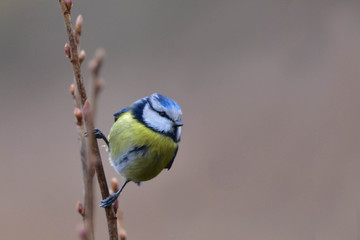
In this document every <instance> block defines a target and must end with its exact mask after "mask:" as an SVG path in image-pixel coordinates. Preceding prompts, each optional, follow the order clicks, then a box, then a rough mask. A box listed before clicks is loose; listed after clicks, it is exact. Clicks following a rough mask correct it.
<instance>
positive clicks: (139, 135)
mask: <svg viewBox="0 0 360 240" xmlns="http://www.w3.org/2000/svg"><path fill="white" fill-rule="evenodd" d="M114 117H115V123H114V125H113V126H112V128H111V130H110V134H109V137H108V142H107V140H106V137H105V136H104V135H103V134H102V133H101V132H100V131H99V130H97V131H98V132H96V131H95V136H96V137H97V138H102V139H104V140H105V142H106V143H107V144H108V150H109V160H110V163H111V165H112V166H113V167H114V169H115V170H116V171H117V172H118V173H119V174H120V175H121V176H122V177H123V178H125V183H124V184H123V185H122V186H121V188H120V190H119V191H118V192H116V193H114V194H112V195H110V196H109V197H108V198H106V199H104V200H102V201H101V202H102V204H101V205H100V206H101V207H109V206H110V205H111V204H112V203H113V202H114V201H115V200H116V199H117V197H118V196H119V194H120V192H121V191H122V190H123V189H124V187H125V185H126V184H127V183H128V182H130V181H132V182H135V183H137V184H140V182H143V181H148V180H150V179H152V178H154V177H156V176H157V175H158V174H159V173H160V172H161V171H162V170H163V169H164V168H166V169H168V170H169V169H170V168H171V166H172V164H173V162H174V159H175V156H176V153H177V151H178V143H179V141H180V135H181V126H182V125H183V122H182V121H181V117H182V112H181V108H180V107H179V105H178V104H177V103H176V102H175V101H174V100H172V99H170V98H168V97H166V96H164V95H161V94H158V93H154V94H152V95H151V96H149V97H145V98H142V99H139V100H138V101H136V102H134V103H133V104H132V105H131V106H130V107H128V108H124V109H122V110H120V111H118V112H116V113H115V114H114Z"/></svg>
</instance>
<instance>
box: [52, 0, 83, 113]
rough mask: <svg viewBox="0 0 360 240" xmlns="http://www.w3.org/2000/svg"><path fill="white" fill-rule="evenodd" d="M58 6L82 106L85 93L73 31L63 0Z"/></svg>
mask: <svg viewBox="0 0 360 240" xmlns="http://www.w3.org/2000/svg"><path fill="white" fill-rule="evenodd" d="M59 4H60V7H61V11H62V13H63V16H64V21H65V27H66V32H67V35H68V38H69V44H70V51H71V63H72V66H73V70H74V75H75V82H76V86H77V89H78V93H79V95H80V100H81V105H82V106H83V105H84V104H85V101H86V99H87V96H86V91H85V87H84V83H83V78H82V74H81V68H80V66H81V64H80V61H79V55H78V53H79V51H78V45H77V44H76V39H75V36H74V29H73V27H72V24H71V15H70V10H69V9H68V7H67V6H66V4H65V1H64V0H59ZM79 107H80V106H79Z"/></svg>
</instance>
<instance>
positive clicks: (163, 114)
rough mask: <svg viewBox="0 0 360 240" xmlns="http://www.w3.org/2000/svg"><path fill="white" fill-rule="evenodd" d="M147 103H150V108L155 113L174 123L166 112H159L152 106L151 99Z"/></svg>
mask: <svg viewBox="0 0 360 240" xmlns="http://www.w3.org/2000/svg"><path fill="white" fill-rule="evenodd" d="M147 102H148V103H149V106H150V108H151V109H152V110H154V111H155V112H157V113H158V114H159V115H160V116H161V117H165V118H167V119H169V120H170V121H172V122H174V121H173V120H172V119H171V118H170V117H169V115H167V114H166V112H159V111H157V110H156V109H155V108H154V107H153V106H152V104H151V102H150V101H149V99H148V101H147Z"/></svg>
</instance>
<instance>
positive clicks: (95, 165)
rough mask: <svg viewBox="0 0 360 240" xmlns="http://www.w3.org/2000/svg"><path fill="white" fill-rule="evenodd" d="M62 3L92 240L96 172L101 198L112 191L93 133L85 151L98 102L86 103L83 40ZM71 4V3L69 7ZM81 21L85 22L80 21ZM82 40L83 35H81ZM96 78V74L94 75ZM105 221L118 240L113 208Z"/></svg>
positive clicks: (61, 1) (87, 227)
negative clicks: (73, 77) (82, 55)
mask: <svg viewBox="0 0 360 240" xmlns="http://www.w3.org/2000/svg"><path fill="white" fill-rule="evenodd" d="M59 4H60V7H61V10H62V13H63V16H64V21H65V26H66V31H67V35H68V38H69V45H70V55H71V56H70V57H71V63H72V66H73V71H74V76H75V83H76V86H74V91H73V96H74V101H75V107H76V108H77V109H81V110H79V111H82V114H83V116H84V118H83V119H84V122H85V127H86V129H84V127H83V126H82V119H80V120H79V118H78V117H77V118H78V123H77V124H78V133H79V141H80V155H81V161H82V169H83V178H84V185H85V186H84V188H85V196H84V198H85V200H84V208H85V217H84V221H85V230H86V232H87V234H88V238H89V239H90V240H92V239H94V226H93V205H94V204H93V184H92V182H93V181H92V179H93V176H94V170H96V173H97V179H98V182H99V186H100V190H101V195H102V197H103V198H106V197H108V196H109V189H108V186H107V182H106V177H105V172H104V169H103V166H102V161H101V156H100V152H99V147H98V143H97V141H96V139H95V137H94V136H93V135H92V134H89V135H88V141H87V143H88V145H87V146H88V147H87V151H86V150H85V149H86V148H85V145H84V144H85V142H86V140H85V139H84V137H83V136H84V133H85V131H86V132H92V130H93V129H94V120H93V118H94V113H95V108H96V99H97V94H96V95H92V98H91V103H92V104H91V108H93V109H90V104H89V102H88V101H87V95H86V91H85V87H84V83H83V78H82V74H81V62H80V60H81V59H79V46H78V43H79V41H80V39H76V36H75V34H74V29H73V27H72V24H71V15H70V9H71V4H70V6H67V5H66V2H65V0H59ZM68 5H69V4H68ZM81 20H82V19H81ZM78 35H79V36H78V37H80V34H78ZM98 69H99V68H97V71H96V77H97V78H98ZM93 76H94V74H93ZM105 212H106V218H107V222H108V231H109V239H110V240H118V233H117V225H116V217H115V213H114V211H113V208H107V209H105Z"/></svg>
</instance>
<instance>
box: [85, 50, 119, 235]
mask: <svg viewBox="0 0 360 240" xmlns="http://www.w3.org/2000/svg"><path fill="white" fill-rule="evenodd" d="M103 58H104V51H103V50H102V49H99V50H97V51H96V54H95V57H94V58H93V60H91V62H90V64H89V68H90V70H91V73H92V78H93V80H92V94H91V96H92V97H91V99H92V100H91V102H92V104H91V106H92V113H95V112H96V103H97V97H98V95H99V92H100V90H101V88H102V85H103V84H102V80H101V78H100V77H99V72H100V67H101V66H102V63H103ZM91 129H94V128H91ZM91 146H92V148H93V150H94V155H95V158H96V160H95V171H96V176H97V180H98V183H99V187H100V191H101V196H102V198H103V199H105V198H107V197H108V196H109V195H110V194H109V189H108V186H107V182H106V177H105V172H104V168H103V165H102V161H101V156H100V152H99V147H98V143H97V141H95V142H92V144H91ZM105 212H106V219H107V223H108V231H109V237H110V239H114V240H115V239H116V240H117V239H118V232H117V226H116V216H115V212H114V209H113V208H112V207H110V208H105Z"/></svg>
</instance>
